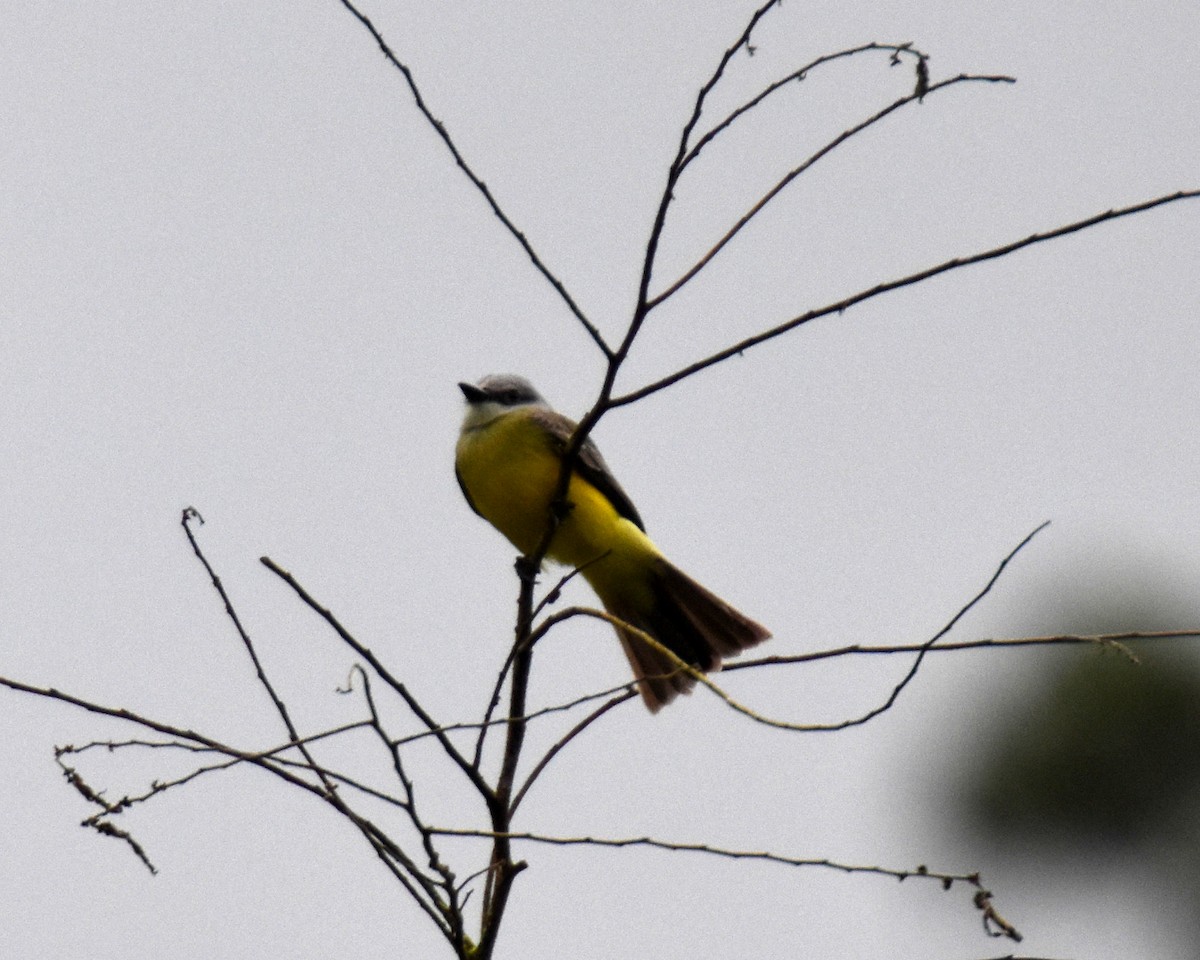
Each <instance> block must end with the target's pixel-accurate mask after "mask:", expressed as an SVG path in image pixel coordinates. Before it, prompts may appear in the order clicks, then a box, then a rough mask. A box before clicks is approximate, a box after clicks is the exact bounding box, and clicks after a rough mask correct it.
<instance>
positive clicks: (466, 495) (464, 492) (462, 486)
mask: <svg viewBox="0 0 1200 960" xmlns="http://www.w3.org/2000/svg"><path fill="white" fill-rule="evenodd" d="M454 479H455V480H457V481H458V489H459V490H461V491H462V495H463V499H465V500H466V501H467V506H468V507H470V508H471V509H472V510H474V511H475V512H476V513H479V508H478V507H477V506H475V501H474V500H472V499H471V494H470V492H468V490H467V485H466V484H465V483H463V478H462V473H461V472H460V471H459V469H458V467H455V468H454ZM479 516H481V517H483V514H482V513H479ZM483 519H485V520H486V519H487V517H483Z"/></svg>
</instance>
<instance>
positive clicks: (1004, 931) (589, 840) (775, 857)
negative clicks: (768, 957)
mask: <svg viewBox="0 0 1200 960" xmlns="http://www.w3.org/2000/svg"><path fill="white" fill-rule="evenodd" d="M432 829H433V832H434V833H437V834H441V835H443V836H448V837H478V838H480V839H484V840H493V841H494V840H495V839H496V835H495V834H494V833H493V832H492V831H490V830H468V829H457V828H449V827H433V828H432ZM505 839H508V840H519V841H526V842H530V843H543V844H548V845H551V846H589V847H610V848H623V847H651V848H653V849H655V850H665V851H668V852H671V853H702V854H707V855H709V856H715V857H722V858H725V859H729V860H761V861H765V862H767V863H776V864H780V865H781V866H788V867H821V868H823V869H827V870H836V871H839V872H841V873H850V874H857V873H868V874H874V875H876V876H883V877H892V878H894V879H896V880H900V881H904V880H909V879H921V880H935V881H937V882H938V883H940V884H941V886H942V889H943V890H949V889H951V888H952V887H953V886H954V884H956V883H963V884H967V885H968V886H970V887H972V888H974V890H975V893H974V895H973V896H972V901H973V903H974V905H975V907H976V909H978V910H980V911H981V912H982V913H983V914H984V922H985V924H987V925H988V930H989V932H990V933H993V935H1002V936H1006V937H1008V938H1009V939H1011V940H1016V941H1019V940H1021V939H1022V937H1021V934H1020V933H1019V932H1017V930H1016V928H1014V927H1013V926H1012V924H1010V923H1008V922H1007V921H1006V920H1004V918H1003V917H1001V916H1000V915H999V914H998V913H997V912H996V910H995V907H994V905H993V904H992V900H991V896H992V895H991V893H990V892H989V891H987V890H985V889H984V888H983V884H982V880H981V879H980V876H979V874H978V873H977V872H976V873H950V872H944V871H938V870H930V869H929V868H928V867H926V866H924V865H921V866H917V867H914V868H912V869H909V870H901V869H895V868H892V867H879V866H868V865H865V864H851V863H842V862H840V861H837V860H829V859H825V858H810V857H788V856H784V855H783V854H779V853H771V852H770V851H767V850H737V849H732V848H729V847H718V846H713V845H711V844H707V843H678V842H674V841H667V840H657V839H655V838H653V837H582V836H581V837H560V836H551V835H548V834H542V833H528V832H523V831H522V832H516V831H509V832H508V833H506V834H505ZM997 931H998V932H997Z"/></svg>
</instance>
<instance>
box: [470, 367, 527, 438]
mask: <svg viewBox="0 0 1200 960" xmlns="http://www.w3.org/2000/svg"><path fill="white" fill-rule="evenodd" d="M458 388H459V389H460V390H461V391H462V392H463V396H464V397H466V398H467V416H466V420H465V421H464V423H463V427H464V428H468V429H469V428H471V427H479V426H483V425H484V424H485V423H489V422H490V421H492V420H495V419H496V417H498V416H500V415H501V414H503V413H505V412H506V411H508V410H511V409H513V408H514V407H528V406H534V407H545V406H547V404H546V401H545V400H543V399H542V395H541V394H540V393H538V392H537V390H535V389H534V388H533V384H532V383H530V382H529V381H528V380H526V379H525V378H524V377H518V376H517V375H516V374H514V373H492V374H488V376H486V377H484V378H483V379H482V380H480V381H479V382H478V383H460V384H459V385H458Z"/></svg>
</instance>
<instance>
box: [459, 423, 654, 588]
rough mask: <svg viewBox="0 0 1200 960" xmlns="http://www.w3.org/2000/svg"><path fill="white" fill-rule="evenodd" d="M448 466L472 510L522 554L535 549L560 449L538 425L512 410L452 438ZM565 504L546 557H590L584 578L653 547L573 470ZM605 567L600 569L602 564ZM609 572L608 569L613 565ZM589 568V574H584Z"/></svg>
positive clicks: (570, 561)
mask: <svg viewBox="0 0 1200 960" xmlns="http://www.w3.org/2000/svg"><path fill="white" fill-rule="evenodd" d="M455 465H456V467H457V470H458V475H459V478H460V480H461V481H462V484H463V486H464V487H465V488H466V490H467V494H468V495H469V496H470V498H471V502H472V503H473V504H474V505H475V509H476V510H478V511H479V513H480V514H481V515H482V516H483V517H484V518H485V519H486V520H487V521H488V522H489V523H491V524H492V526H494V527H495V528H496V529H497V530H499V531H500V532H501V533H503V534H504V535H505V536H506V537H507V538H508V539H509V541H510V542H511V543H512V544H513V546H515V547H516V548H517V549H518V550H520V551H521V552H522V553H530V552H532V551H533V550H534V549H536V547H537V545H538V543H539V542H540V541H541V538H542V536H543V534H544V533H545V531H546V526H547V523H548V522H549V516H550V514H549V510H550V500H551V497H552V496H553V494H554V488H555V485H556V484H557V483H558V474H559V470H560V468H561V461H560V459H559V453H558V450H557V448H556V447H555V446H554V444H553V442H552V441H551V439H550V438H549V437H548V436H547V435H546V433H545V432H544V429H543V428H542V427H541V425H540V424H538V423H536V422H535V421H533V420H532V419H531V418H530V417H529V415H528V414H527V413H525V412H523V411H521V410H513V411H511V412H509V413H506V414H504V415H502V416H500V417H497V418H496V419H494V420H492V421H490V422H489V423H486V424H484V425H483V426H480V427H476V428H474V429H470V430H465V431H464V432H463V434H462V435H461V436H460V437H459V441H458V447H457V449H456V456H455ZM567 500H568V502H569V503H570V504H571V505H572V506H571V510H570V513H569V514H568V516H567V518H566V519H565V520H564V521H563V522H562V524H561V525H560V526H559V528H558V531H557V532H556V534H555V537H554V540H553V541H552V543H551V545H550V550H549V552H548V554H547V555H548V556H549V557H550V559H552V560H556V561H558V562H559V563H563V564H566V565H568V566H574V567H580V566H584V565H586V564H594V562H595V561H597V560H599V558H602V557H604V558H606V560H607V561H609V562H601V563H599V564H594V565H593V566H592V567H589V568H588V569H586V570H585V571H584V573H585V576H587V577H588V579H589V580H592V579H593V576H592V575H595V574H600V573H601V569H598V568H597V567H599V568H605V567H610V566H611V565H612V562H616V563H618V564H621V561H623V560H626V559H632V557H630V556H629V555H630V554H631V553H635V554H638V555H654V554H657V551H656V550H655V549H654V547H653V545H652V544H651V543H650V541H649V540H648V539H647V538H646V537H645V535H644V534H642V532H641V530H639V529H638V528H637V527H636V526H635V525H634V524H632V523H630V522H629V521H628V520H626V519H625V518H624V517H622V516H620V514H618V513H617V511H616V509H615V508H614V507H613V505H612V504H611V503H610V502H609V501H608V498H607V497H605V496H604V495H603V494H602V493H600V491H598V490H597V489H596V488H595V487H593V486H592V485H591V484H590V483H588V482H587V481H586V480H584V479H583V478H582V477H580V476H579V475H578V474H572V476H571V482H570V486H569V488H568V490H567ZM606 572H607V571H606ZM614 572H615V571H614ZM589 574H592V575H589Z"/></svg>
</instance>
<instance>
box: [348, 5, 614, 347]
mask: <svg viewBox="0 0 1200 960" xmlns="http://www.w3.org/2000/svg"><path fill="white" fill-rule="evenodd" d="M341 3H342V6H344V7H345V8H346V9H347V10H349V11H350V13H351V14H353V15H354V17H355V19H357V20H358V22H359V23H361V24H362V25H363V26H364V27H365V28H366V29H367V32H368V33H370V34H371V37H372V38H373V39H374V40H375V42H376V43H377V44H378V45H379V49H380V50H382V51H383V55H384V56H385V57H386V58H387V61H388V63H390V64H391V65H392V66H393V67H395V68H396V69H397V70H399V71H400V73H401V75H402V76H403V77H404V82H405V83H406V84H408V89H409V92H410V93H411V94H412V98H413V103H415V104H416V107H417V109H418V110H419V111H420V112H421V116H422V117H424V118H425V121H426V122H427V123H428V124H429V125H430V126H431V127H432V128H433V130H434V132H435V133H436V134H437V135H438V137H439V138H440V139H441V141H442V143H444V144H445V145H446V149H447V150H449V151H450V155H451V156H452V157H453V158H454V163H455V164H456V165H457V167H458V169H459V170H461V171H462V172H463V174H464V175H465V176H466V178H467V179H468V180H469V181H470V182H471V185H472V186H473V187H474V188H475V189H476V190H478V191H479V193H480V195H481V196H482V197H483V199H484V200H485V201H486V202H487V205H488V206H489V207H491V210H492V213H493V214H494V215H495V216H496V219H497V220H499V221H500V222H501V223H502V224H503V225H504V228H505V229H506V230H507V231H508V232H509V233H510V234H512V236H513V238H514V239H515V240H516V241H517V243H519V244H520V245H521V249H522V250H524V251H525V254H526V255H527V256H528V257H529V259H530V261H531V262H532V263H533V265H534V267H535V268H536V269H537V271H538V272H539V273H540V274H541V275H542V276H543V277H545V279H546V280H547V282H548V283H549V284H550V286H551V287H553V288H554V292H555V293H557V294H558V296H559V298H560V299H561V300H562V302H563V303H565V304H566V306H567V309H568V310H570V311H571V313H572V314H573V315H574V317H575V319H576V320H578V321H579V323H580V324H581V325H582V326H583V328H584V330H586V331H587V333H588V336H590V337H591V338H592V342H593V343H595V344H596V346H597V347H599V348H600V351H601V352H602V353H603V354H604V355H605V357H611V356H612V348H610V347H609V345H608V344H607V343H606V342H605V340H604V337H603V336H602V335H601V334H600V331H599V330H598V329H597V328H596V326H595V325H594V324H593V323H592V322H591V321H590V320H589V319H588V318H587V316H586V315H585V314H584V312H583V310H581V309H580V307H579V305H578V304H577V303H576V302H575V300H574V298H573V297H572V296H571V294H570V293H568V292H567V288H566V286H565V285H564V284H563V282H562V281H561V280H559V278H558V277H557V276H556V275H555V274H554V272H553V271H551V269H550V268H549V267H548V266H546V263H545V261H543V260H542V258H541V257H540V256H539V255H538V253H537V251H536V250H534V249H533V245H532V244H531V243H530V242H529V239H528V238H527V237H526V236H525V234H524V233H522V232H521V231H520V230H519V229H517V226H516V224H515V223H513V221H512V220H511V219H510V218H509V216H508V214H507V213H505V212H504V210H503V208H502V207H501V206H500V203H499V201H497V200H496V198H495V196H494V195H493V194H492V191H491V190H490V189H488V185H487V184H486V183H484V182H483V180H482V179H480V177H479V176H478V175H477V174H476V173H475V171H474V170H473V169H472V168H471V166H470V164H468V163H467V161H466V158H464V157H463V155H462V153H461V152H460V151H459V149H458V146H457V144H455V142H454V140H453V138H452V137H451V136H450V132H449V131H448V130H447V129H446V125H445V124H444V123H442V121H440V120H438V119H437V118H436V117H435V116H434V115H433V113H432V112H431V111H430V109H429V107H428V105H426V103H425V98H424V97H423V96H422V95H421V91H420V89H419V88H418V87H417V81H416V78H415V77H414V76H413V72H412V70H411V69H410V68H409V67H408V66H407V65H406V64H404V63H402V62H401V61H400V60H399V59H398V58H397V56H396V54H395V53H393V52H392V48H391V47H390V46H388V43H387V41H386V40H385V39H384V38H383V34H381V33H380V32H379V30H378V29H377V28H376V26H375V24H373V23H372V22H371V20H370V19H369V18H368V17H367V16H366V14H364V13H363V12H362V11H360V10H359V9H358V8H357V7H356V6H355V5H354V4H353V3H351V2H350V0H341Z"/></svg>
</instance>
